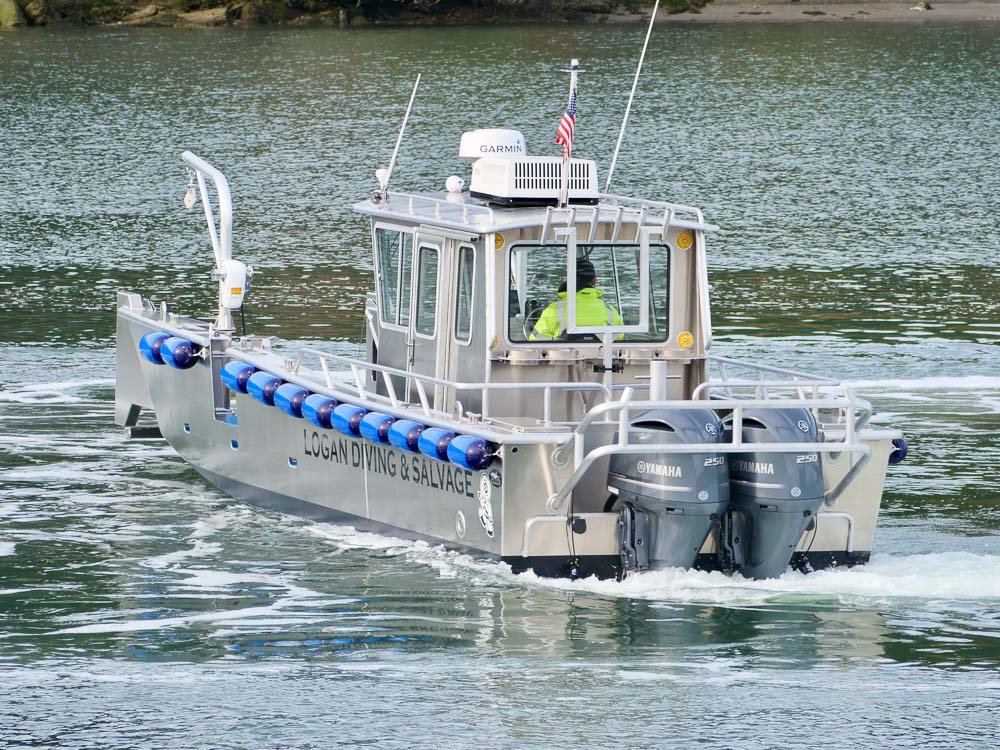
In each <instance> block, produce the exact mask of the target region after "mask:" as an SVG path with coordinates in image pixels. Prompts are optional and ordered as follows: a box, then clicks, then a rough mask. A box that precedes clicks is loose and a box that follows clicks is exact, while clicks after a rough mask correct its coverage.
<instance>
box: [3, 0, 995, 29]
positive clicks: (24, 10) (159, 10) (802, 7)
mask: <svg viewBox="0 0 1000 750" xmlns="http://www.w3.org/2000/svg"><path fill="white" fill-rule="evenodd" d="M177 2H178V0H160V1H159V2H153V3H149V4H147V5H143V6H137V5H132V4H128V3H127V2H125V3H119V4H117V5H116V6H115V12H114V14H113V15H111V16H109V15H107V12H108V11H107V8H108V7H109V6H106V5H105V6H104V12H103V13H95V12H94V11H96V9H97V6H95V7H94V8H92V9H91V12H90V13H89V14H87V13H83V14H82V15H77V16H73V17H68V16H56V17H47V16H44V15H33V12H34V11H36V10H37V9H39V8H40V7H43V6H42V5H41V4H40V3H39V2H38V0H0V29H2V28H25V27H40V26H44V27H46V28H66V27H88V28H101V29H108V28H111V29H120V28H123V27H160V28H205V27H244V28H245V27H251V26H266V27H284V28H314V27H333V28H337V27H339V28H364V27H385V28H389V27H412V26H446V27H447V26H488V25H496V24H503V25H544V24H571V23H580V24H588V25H589V24H609V25H624V24H645V23H648V21H649V11H650V9H651V8H650V7H646V8H643V9H636V8H634V6H633V7H629V6H625V5H612V4H611V3H607V4H602V2H603V0H596V2H595V1H594V0H569V2H567V3H566V4H564V5H560V6H550V7H549V9H548V10H547V11H543V10H542V9H541V6H540V7H539V9H538V10H537V11H534V12H532V11H525V12H522V13H512V12H510V11H509V10H506V11H505V10H502V9H500V8H498V7H493V8H489V7H473V6H470V5H451V6H450V7H448V8H447V9H444V10H442V11H440V12H434V13H431V12H426V13H418V12H414V11H400V12H398V13H396V14H393V15H386V16H380V17H377V18H366V17H364V16H362V15H360V14H356V13H354V12H352V11H348V10H346V9H344V8H342V7H327V8H326V9H323V10H315V11H312V12H298V13H296V12H292V11H290V10H289V6H288V5H285V4H284V2H282V0H245V2H236V3H230V4H228V5H220V6H217V7H213V8H206V9H201V10H193V11H183V10H182V9H181V8H182V7H183V6H181V5H178V4H177ZM269 2H270V3H271V4H268V3H269ZM574 2H578V3H579V4H574ZM670 2H671V3H672V5H671V6H670V7H667V8H663V7H661V9H660V11H659V12H658V14H657V19H656V23H657V24H658V25H659V24H719V23H723V24H731V23H737V24H738V23H752V24H762V23H783V24H801V23H831V22H841V21H860V22H862V23H864V22H868V23H873V22H874V23H894V24H896V23H899V24H913V23H919V24H926V23H935V22H946V23H996V22H1000V0H870V1H869V2H863V1H861V0H709V2H707V3H706V4H704V5H701V4H700V3H701V2H703V0H689V2H688V4H685V0H670ZM275 3H277V4H275ZM678 3H680V6H678ZM77 7H79V6H77Z"/></svg>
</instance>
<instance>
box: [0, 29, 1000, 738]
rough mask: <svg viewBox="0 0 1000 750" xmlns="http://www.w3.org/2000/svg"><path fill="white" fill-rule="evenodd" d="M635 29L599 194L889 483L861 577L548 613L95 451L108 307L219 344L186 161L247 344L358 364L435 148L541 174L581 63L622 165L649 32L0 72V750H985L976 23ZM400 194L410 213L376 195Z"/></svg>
mask: <svg viewBox="0 0 1000 750" xmlns="http://www.w3.org/2000/svg"><path fill="white" fill-rule="evenodd" d="M845 26H846V25H843V24H842V25H839V26H838V25H834V24H830V25H825V24H810V25H808V26H803V27H795V26H776V25H769V26H760V27H749V26H744V25H740V26H739V27H731V28H728V27H723V26H719V27H699V28H696V29H691V28H688V29H669V28H663V29H657V31H656V34H655V36H654V37H653V41H652V47H651V50H650V55H649V58H648V68H647V71H646V77H645V78H644V79H643V82H642V89H641V96H640V97H639V98H638V99H637V102H636V108H635V110H634V112H633V118H632V121H631V125H630V132H629V137H628V140H627V142H626V148H625V150H624V152H623V154H622V157H621V159H620V162H619V170H618V173H617V176H616V178H615V182H616V189H618V190H621V191H623V192H639V193H642V194H644V195H647V196H650V197H658V196H661V197H664V198H669V199H673V200H678V201H681V202H686V203H693V204H698V205H702V206H704V207H705V209H706V212H707V215H708V217H709V219H710V220H711V221H714V222H716V223H718V224H720V225H721V226H722V227H723V228H724V229H725V230H726V232H725V234H723V235H720V236H717V237H715V238H714V239H713V241H712V244H711V281H712V283H713V284H714V285H715V299H714V309H715V313H714V314H715V323H716V337H717V343H716V351H718V352H721V353H725V354H730V355H733V356H740V357H746V358H750V359H758V360H764V361H771V362H781V363H784V364H788V365H792V366H798V367H801V368H803V369H812V370H816V371H819V372H820V373H822V374H828V375H833V376H839V377H844V378H847V379H850V380H852V381H854V382H855V383H856V386H857V389H858V390H859V391H860V392H861V393H862V394H864V395H865V396H866V397H868V398H870V399H871V400H872V402H873V403H874V405H875V407H876V409H877V410H878V412H879V415H878V416H877V418H876V422H877V423H879V424H891V425H895V426H898V427H900V428H902V429H903V430H904V431H905V433H906V435H907V437H908V439H909V440H910V443H911V446H912V451H911V457H910V458H909V459H908V460H907V462H906V463H904V464H903V465H901V466H898V467H893V468H891V469H890V471H889V475H888V480H887V487H886V494H885V499H884V502H883V514H882V519H881V526H880V529H879V532H878V537H877V539H876V552H875V555H874V557H873V560H872V563H871V564H870V565H868V566H867V567H864V568H859V569H853V570H835V571H824V572H820V573H817V574H814V575H810V576H802V575H799V574H794V573H789V574H786V575H785V576H784V577H782V578H781V579H780V580H777V581H767V582H746V581H740V580H734V579H729V578H725V577H722V576H719V575H717V574H705V573H692V572H686V573H685V572H673V571H665V572H659V573H650V574H646V575H640V576H635V577H633V578H630V579H629V580H626V581H625V582H622V583H613V582H596V581H583V582H577V583H569V582H566V581H547V580H539V579H537V578H534V577H533V576H513V575H511V574H510V572H509V571H508V570H506V569H505V568H503V567H502V566H497V565H494V564H489V563H484V562H479V561H475V560H472V559H470V558H468V557H465V556H462V555H458V554H455V553H451V552H447V551H445V550H443V549H441V548H439V547H434V546H429V545H426V544H418V543H411V542H404V541H401V540H396V539H389V538H385V537H380V536H374V535H369V534H361V533H358V532H355V531H353V530H350V529H344V528H340V527H335V526H328V525H322V524H314V523H309V522H305V521H300V520H297V519H292V518H287V517H282V516H279V515H275V514H270V513H266V512H262V511H258V510H255V509H251V508H248V507H245V506H243V505H240V504H238V503H235V502H233V501H231V500H229V499H227V498H226V497H224V496H222V495H220V494H219V493H218V492H217V491H215V490H213V489H212V488H210V487H208V486H206V484H205V483H204V482H203V481H202V480H201V479H200V478H199V477H198V476H197V475H196V474H195V473H194V472H193V471H191V470H189V469H187V468H186V467H185V466H184V464H182V463H181V462H180V461H179V459H177V457H176V456H175V455H174V454H173V453H172V451H171V450H170V449H168V448H166V447H164V446H162V445H160V444H156V443H127V442H125V441H123V439H122V438H121V435H120V432H119V431H118V430H117V429H116V428H114V427H113V426H112V424H111V422H112V398H113V367H114V356H113V349H112V347H113V336H114V294H115V291H116V290H117V289H119V288H127V289H134V290H138V291H142V292H143V293H145V294H147V295H149V296H151V297H153V298H154V299H169V300H174V301H176V302H177V304H178V307H180V308H181V309H183V310H185V311H189V312H194V313H202V314H203V313H206V312H208V311H209V310H210V309H211V307H212V305H213V296H212V285H211V282H210V280H209V277H208V271H209V268H210V265H211V262H210V252H209V250H208V248H207V241H206V238H205V235H204V230H203V227H202V225H201V219H200V218H199V216H198V215H197V212H190V213H189V212H186V211H185V210H184V209H183V208H182V206H181V197H182V195H183V192H184V189H185V187H186V175H185V170H184V169H183V168H182V165H181V163H180V161H179V159H178V154H179V152H180V151H181V150H183V149H185V148H187V149H191V150H193V151H195V152H196V153H199V154H201V155H202V156H205V157H206V158H208V159H210V160H211V161H213V162H214V163H216V164H217V165H218V166H220V167H221V168H222V169H223V170H224V171H225V172H226V174H227V175H228V177H229V179H230V182H231V184H232V185H233V189H234V201H235V209H236V240H235V243H234V246H235V252H236V254H237V257H240V258H241V259H244V260H247V261H249V262H252V263H254V265H255V266H257V267H258V268H261V269H262V270H263V274H262V275H261V276H260V277H259V278H258V282H259V283H258V284H257V286H256V288H255V289H254V290H253V292H252V296H251V298H250V301H249V304H248V312H247V319H248V324H249V325H250V326H251V327H252V328H255V329H257V330H260V331H264V332H271V333H277V332H279V331H280V332H281V334H282V335H283V336H285V337H286V338H289V339H291V340H292V341H293V342H294V345H301V344H305V343H309V342H316V341H322V342H325V345H326V346H328V347H331V348H333V349H335V350H338V351H343V352H353V351H355V350H356V344H355V342H356V341H357V338H358V336H359V334H360V332H361V325H362V318H361V301H362V299H363V297H364V294H365V292H366V291H367V290H368V289H369V287H370V281H369V273H370V268H371V266H370V258H369V251H368V250H367V249H366V247H365V243H366V234H367V233H366V229H365V226H364V223H363V222H361V221H359V220H358V219H357V218H356V217H354V216H353V215H352V214H351V213H350V211H349V210H348V209H347V208H346V206H347V205H349V203H350V202H351V201H354V200H359V199H361V198H363V197H364V196H365V195H366V194H367V193H368V192H370V191H371V190H372V189H373V188H374V186H375V185H374V180H373V178H372V173H373V171H374V169H375V168H376V167H377V166H379V165H383V164H385V163H386V162H387V161H388V157H389V154H390V152H391V148H392V143H393V140H394V137H395V128H396V126H397V123H398V120H399V118H400V116H401V114H402V110H403V108H404V106H405V101H406V97H407V96H408V93H409V88H410V85H411V83H412V78H411V77H412V75H413V74H414V72H415V71H416V70H422V71H423V72H424V83H423V87H422V90H421V93H420V95H419V97H418V100H417V106H416V110H415V114H414V118H413V120H412V123H411V129H410V132H409V135H408V136H407V140H406V142H405V143H404V148H403V151H402V153H401V156H400V161H399V163H398V168H397V174H396V177H395V178H394V181H395V184H396V187H398V188H401V189H406V188H425V187H427V186H428V185H432V186H434V185H443V182H444V178H445V177H446V176H447V175H448V174H452V173H458V172H462V170H463V169H464V167H463V165H462V164H461V163H460V162H458V161H457V159H455V158H454V154H455V152H456V150H457V142H458V135H459V133H460V131H462V130H463V129H467V128H472V127H480V126H491V125H513V126H519V127H520V128H521V129H522V130H523V131H524V132H525V134H526V136H527V139H528V142H529V145H530V146H531V148H532V150H533V151H535V152H536V153H555V151H554V149H555V147H554V146H552V144H551V140H552V138H553V137H554V127H555V124H556V123H557V121H558V117H559V115H560V114H561V107H562V104H563V101H564V86H565V81H564V76H563V75H562V74H560V73H558V72H557V69H558V68H560V67H562V62H563V60H562V58H564V57H565V58H569V57H571V56H577V57H580V58H581V59H582V60H583V62H584V64H585V67H586V69H587V70H588V72H587V73H586V74H585V75H584V76H583V77H582V87H581V102H580V116H579V123H578V136H577V146H578V149H579V152H580V153H581V154H583V155H587V156H591V157H594V158H596V159H598V162H599V164H600V165H601V169H602V173H601V176H602V179H603V169H604V168H605V165H606V164H607V163H608V162H609V161H610V155H611V152H612V150H613V148H614V140H615V137H616V135H617V123H618V118H619V117H620V113H621V111H622V109H623V106H624V101H625V98H626V94H627V85H628V82H629V80H630V78H629V77H630V74H631V71H632V66H633V65H634V59H635V55H636V53H637V51H638V50H637V48H638V46H639V44H640V42H641V31H639V30H637V29H634V28H595V27H584V28H574V27H558V28H544V27H542V28H538V27H532V28H499V29H448V30H435V29H408V30H371V31H368V30H365V31H360V30H359V31H352V32H350V33H336V32H330V31H291V30H284V31H266V30H250V31H245V32H214V31H213V32H204V31H191V32H181V31H173V30H171V31H158V30H133V31H124V30H123V31H108V32H101V33H95V32H77V31H68V30H67V31H60V32H58V33H53V32H44V33H35V32H33V31H25V32H18V33H13V34H2V35H0V82H2V85H0V143H2V146H3V158H2V160H0V345H2V346H0V472H2V473H0V678H2V679H0V717H2V718H3V720H2V721H0V747H4V748H7V747H11V748H13V747H39V746H51V747H72V748H83V747H101V748H111V747H115V748H117V747H121V748H136V747H150V748H152V747H156V748H162V747H199V748H200V747H205V748H208V747H212V748H265V747H267V748H269V747H296V748H328V747H334V746H351V747H354V746H357V745H363V744H367V745H373V746H377V747H388V748H395V747H399V748H404V747H405V748H409V747H414V746H435V747H449V748H452V747H475V748H493V747H497V748H502V747H537V748H549V747H557V746H571V745H578V746H586V747H606V746H609V745H613V744H625V745H629V746H635V747H677V748H689V747H695V746H703V747H713V748H740V749H741V750H743V749H746V750H750V749H756V748H771V747H782V748H787V747H810V748H815V747H830V748H843V747H858V746H881V747H893V748H903V747H921V748H937V747H941V748H944V747H948V748H959V747H961V748H994V747H996V746H998V745H1000V732H998V729H997V721H996V709H997V706H998V702H1000V674H998V668H1000V469H998V466H1000V445H998V441H997V437H996V435H997V433H998V430H1000V350H998V346H997V344H998V336H1000V274H998V271H997V269H998V265H1000V240H998V237H1000V220H998V214H997V212H996V204H997V196H998V193H1000V178H998V176H997V172H996V164H998V163H1000V119H998V118H997V116H996V112H997V111H998V106H1000V95H998V92H1000V44H998V37H997V32H996V29H995V28H994V27H991V26H984V27H981V28H977V27H975V26H970V25H963V26H948V25H931V26H926V27H922V28H915V27H910V26H906V27H898V28H897V27H891V26H882V27H879V26H867V25H866V26H865V27H861V28H845ZM397 180H398V181H397Z"/></svg>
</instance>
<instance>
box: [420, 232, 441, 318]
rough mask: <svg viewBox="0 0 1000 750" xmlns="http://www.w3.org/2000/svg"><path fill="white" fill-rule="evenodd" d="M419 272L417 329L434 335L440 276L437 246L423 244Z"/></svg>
mask: <svg viewBox="0 0 1000 750" xmlns="http://www.w3.org/2000/svg"><path fill="white" fill-rule="evenodd" d="M419 273H420V275H419V276H418V278H417V319H416V321H415V322H416V329H417V332H418V333H425V334H427V335H428V336H433V335H434V318H435V315H434V314H435V311H436V305H437V278H438V251H437V250H436V249H435V248H433V247H428V246H426V245H423V246H421V248H420V272H419Z"/></svg>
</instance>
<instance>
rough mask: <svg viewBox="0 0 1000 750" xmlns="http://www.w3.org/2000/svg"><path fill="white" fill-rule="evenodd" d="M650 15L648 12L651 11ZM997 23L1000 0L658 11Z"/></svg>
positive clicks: (713, 18)
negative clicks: (999, 0)
mask: <svg viewBox="0 0 1000 750" xmlns="http://www.w3.org/2000/svg"><path fill="white" fill-rule="evenodd" d="M646 18H647V19H648V16H646ZM832 21H860V22H862V23H865V22H868V23H872V22H888V23H933V22H941V21H944V22H949V23H976V22H985V23H996V22H998V21H1000V2H998V1H997V0H928V2H919V1H918V0H911V1H909V2H894V1H892V0H878V1H876V2H858V0H808V1H806V2H799V1H798V0H713V1H712V2H710V3H709V4H708V5H706V6H705V7H704V8H701V9H700V10H699V11H698V12H695V13H692V12H684V13H677V14H666V15H665V14H664V13H663V12H662V11H661V12H660V13H658V14H657V19H656V22H657V23H658V24H659V23H822V22H827V23H829V22H832Z"/></svg>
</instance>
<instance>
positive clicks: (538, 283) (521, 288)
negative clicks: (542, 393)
mask: <svg viewBox="0 0 1000 750" xmlns="http://www.w3.org/2000/svg"><path fill="white" fill-rule="evenodd" d="M583 261H587V262H589V264H590V266H589V267H592V268H593V270H594V276H595V277H596V283H594V284H593V289H594V291H589V292H583V293H584V294H585V295H587V297H588V301H587V302H585V303H584V304H583V305H582V306H581V297H580V294H581V291H582V289H583V288H586V287H589V286H590V280H589V279H583V278H581V274H580V273H578V278H577V324H578V325H585V326H591V325H595V326H596V325H607V324H611V323H612V322H613V321H614V322H615V323H617V321H618V318H620V319H621V324H624V325H637V324H639V316H640V313H641V310H640V305H641V301H640V289H639V271H640V269H639V245H596V244H595V245H589V244H588V245H584V244H578V245H577V266H578V270H579V268H580V267H581V266H582V267H583V268H584V269H586V268H588V266H586V265H583V263H582V262H583ZM649 266H650V268H649V284H650V289H649V305H650V310H649V332H648V333H635V332H631V333H625V334H619V335H618V336H617V337H616V340H618V341H625V342H647V341H648V342H654V341H665V340H666V338H667V335H668V333H669V325H668V319H667V314H668V298H669V295H668V290H669V283H670V248H669V247H667V246H666V245H662V244H660V245H655V244H653V245H650V246H649ZM588 275H589V274H588ZM507 299H508V312H507V323H508V325H507V335H508V337H509V339H510V341H512V342H514V343H533V342H545V341H569V340H574V341H597V340H598V338H597V336H595V335H592V334H574V335H567V333H566V327H567V323H568V321H567V320H566V319H565V315H566V310H567V308H566V306H565V302H566V245H561V244H560V245H515V246H514V247H513V248H511V251H510V279H509V287H508V294H507ZM595 300H599V301H595ZM560 303H562V305H560ZM584 311H585V312H584ZM560 312H562V317H561V318H560V314H559V313H560ZM585 316H586V317H585ZM616 316H617V317H616ZM609 317H610V318H611V320H609Z"/></svg>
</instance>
